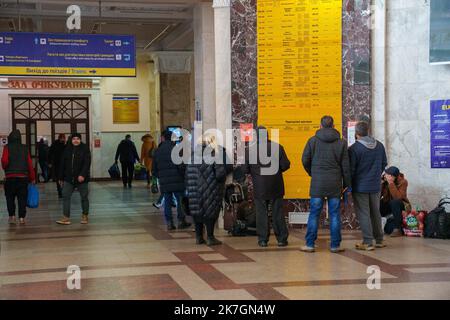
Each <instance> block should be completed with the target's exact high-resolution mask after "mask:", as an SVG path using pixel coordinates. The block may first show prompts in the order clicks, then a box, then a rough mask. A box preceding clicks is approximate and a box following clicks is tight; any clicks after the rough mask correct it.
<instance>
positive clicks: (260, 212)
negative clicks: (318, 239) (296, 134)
mask: <svg viewBox="0 0 450 320" xmlns="http://www.w3.org/2000/svg"><path fill="white" fill-rule="evenodd" d="M253 143H256V145H253V146H250V148H249V150H248V152H250V153H252V154H254V153H256V152H257V157H256V161H255V163H252V161H251V155H250V154H248V155H247V156H246V158H247V164H246V166H245V168H244V171H245V172H246V173H249V174H250V175H251V176H252V181H253V196H254V199H255V207H256V231H257V234H258V245H259V246H260V247H267V245H268V242H269V235H270V232H269V231H270V230H269V219H268V210H269V206H272V225H273V229H274V233H275V236H276V238H277V241H278V246H279V247H285V246H287V245H288V236H289V231H288V229H287V226H286V222H285V219H284V215H283V197H284V180H283V174H282V173H283V172H285V171H287V170H288V169H289V168H290V166H291V163H290V161H289V159H288V157H287V155H286V152H285V151H284V148H283V146H281V145H279V144H278V143H276V142H273V141H271V140H269V138H268V135H267V129H266V128H264V127H258V129H257V136H256V137H255V141H254V142H253ZM260 148H264V149H263V150H265V151H264V152H263V154H264V153H265V154H266V155H267V157H268V158H270V161H269V162H268V163H265V162H264V161H262V159H261V158H260V155H261V153H260V152H259V149H260ZM275 157H276V158H275ZM273 165H276V168H274V170H273V172H270V171H272V170H270V169H269V168H271V166H273ZM265 171H267V172H265Z"/></svg>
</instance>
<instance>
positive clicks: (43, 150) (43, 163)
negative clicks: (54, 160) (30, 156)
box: [38, 138, 50, 183]
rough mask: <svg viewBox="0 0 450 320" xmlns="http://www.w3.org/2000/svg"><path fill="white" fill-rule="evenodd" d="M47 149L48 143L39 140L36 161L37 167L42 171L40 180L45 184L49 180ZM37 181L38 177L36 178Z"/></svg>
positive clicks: (42, 139)
mask: <svg viewBox="0 0 450 320" xmlns="http://www.w3.org/2000/svg"><path fill="white" fill-rule="evenodd" d="M48 154H49V147H48V142H47V141H46V140H44V138H41V139H40V140H39V142H38V160H39V166H40V167H41V171H42V178H44V182H45V183H47V182H48V181H49V180H50V174H49V168H48V161H49V156H48ZM38 180H39V177H38Z"/></svg>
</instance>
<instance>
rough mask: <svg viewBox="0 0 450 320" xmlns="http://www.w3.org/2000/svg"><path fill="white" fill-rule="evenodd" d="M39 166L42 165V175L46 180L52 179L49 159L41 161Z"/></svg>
mask: <svg viewBox="0 0 450 320" xmlns="http://www.w3.org/2000/svg"><path fill="white" fill-rule="evenodd" d="M39 166H40V167H41V171H42V177H43V178H44V182H48V181H49V180H50V176H49V168H48V163H47V161H39Z"/></svg>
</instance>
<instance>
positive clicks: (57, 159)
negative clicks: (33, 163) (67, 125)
mask: <svg viewBox="0 0 450 320" xmlns="http://www.w3.org/2000/svg"><path fill="white" fill-rule="evenodd" d="M65 147H66V135H65V134H64V133H61V134H60V135H59V136H58V140H56V141H55V142H53V143H52V146H51V147H50V151H49V160H50V165H51V167H52V172H53V176H54V180H55V181H56V189H57V190H58V197H59V198H62V187H61V185H60V184H59V181H58V174H59V167H60V165H61V159H62V156H63V153H64V148H65Z"/></svg>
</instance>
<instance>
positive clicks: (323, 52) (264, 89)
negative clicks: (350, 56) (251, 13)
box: [257, 0, 342, 199]
mask: <svg viewBox="0 0 450 320" xmlns="http://www.w3.org/2000/svg"><path fill="white" fill-rule="evenodd" d="M257 44H258V45H257V48H258V67H257V68H258V125H264V126H265V127H267V128H268V129H269V130H270V129H279V137H280V143H281V144H282V145H283V146H284V148H285V150H286V153H287V155H288V157H289V159H290V160H291V169H290V170H289V171H287V172H286V173H285V174H284V180H285V187H286V188H285V189H286V195H285V198H286V199H307V198H309V185H310V178H309V176H308V175H307V173H306V172H305V171H304V169H303V166H302V164H301V156H302V153H303V149H304V147H305V145H306V142H307V140H308V139H309V138H310V137H311V136H313V135H314V134H315V132H316V131H317V130H318V129H319V125H320V119H321V117H322V116H324V115H331V116H332V117H333V118H334V120H335V125H336V128H341V127H342V0H295V1H292V0H258V5H257ZM338 130H340V129H338ZM269 132H270V131H269Z"/></svg>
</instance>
